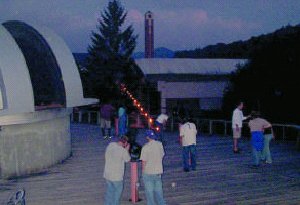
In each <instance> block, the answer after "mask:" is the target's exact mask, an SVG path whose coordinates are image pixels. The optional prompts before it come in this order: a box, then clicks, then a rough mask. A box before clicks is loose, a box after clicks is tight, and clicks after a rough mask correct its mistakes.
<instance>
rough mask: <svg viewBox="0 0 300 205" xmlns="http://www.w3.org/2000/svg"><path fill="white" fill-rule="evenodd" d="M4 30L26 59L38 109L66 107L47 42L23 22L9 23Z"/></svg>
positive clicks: (57, 69)
mask: <svg viewBox="0 0 300 205" xmlns="http://www.w3.org/2000/svg"><path fill="white" fill-rule="evenodd" d="M3 26H4V27H5V28H6V29H7V30H8V31H9V32H10V34H11V35H12V36H13V38H14V39H15V41H16V43H17V44H18V46H19V47H20V49H21V51H22V53H23V55H24V57H25V60H26V64H27V67H28V69H29V74H30V78H31V83H32V87H33V94H34V105H35V107H36V109H44V108H50V107H64V106H65V104H66V96H65V87H64V83H63V80H62V74H61V71H60V67H59V65H58V64H57V62H56V59H55V57H54V54H53V53H52V51H51V48H50V47H49V45H48V44H47V42H46V41H45V39H44V38H43V37H42V36H41V35H40V34H39V33H38V32H37V31H36V30H35V29H34V28H32V27H31V26H29V25H27V24H25V23H23V22H20V21H8V22H6V23H4V24H3Z"/></svg>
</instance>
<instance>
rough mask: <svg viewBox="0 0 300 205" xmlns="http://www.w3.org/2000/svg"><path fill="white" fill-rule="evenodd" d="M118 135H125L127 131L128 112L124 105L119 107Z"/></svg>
mask: <svg viewBox="0 0 300 205" xmlns="http://www.w3.org/2000/svg"><path fill="white" fill-rule="evenodd" d="M118 117H119V119H118V135H119V136H124V135H126V133H127V131H128V130H127V123H128V120H127V114H126V110H125V108H124V106H121V107H119V110H118Z"/></svg>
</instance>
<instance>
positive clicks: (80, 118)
mask: <svg viewBox="0 0 300 205" xmlns="http://www.w3.org/2000/svg"><path fill="white" fill-rule="evenodd" d="M81 120H82V112H81V111H78V123H81Z"/></svg>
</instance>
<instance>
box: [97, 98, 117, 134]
mask: <svg viewBox="0 0 300 205" xmlns="http://www.w3.org/2000/svg"><path fill="white" fill-rule="evenodd" d="M114 113H115V108H114V107H113V106H112V105H111V104H109V103H105V104H103V105H101V106H100V127H101V130H102V136H103V138H104V139H106V138H108V137H109V138H111V137H112V133H111V120H112V118H113V116H114ZM106 130H107V134H106Z"/></svg>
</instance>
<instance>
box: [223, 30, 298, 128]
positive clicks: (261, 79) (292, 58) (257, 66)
mask: <svg viewBox="0 0 300 205" xmlns="http://www.w3.org/2000/svg"><path fill="white" fill-rule="evenodd" d="M287 31H288V32H287ZM286 33H287V35H284V36H281V35H279V34H278V33H274V34H273V35H272V36H271V38H268V39H265V40H264V41H261V42H260V43H259V45H258V46H257V47H256V48H255V49H254V50H253V52H252V54H251V57H250V60H249V63H248V64H246V65H245V66H243V67H240V68H239V69H238V70H237V72H235V73H234V74H233V75H232V77H231V85H230V87H228V90H227V92H226V93H225V96H224V110H227V111H229V110H230V111H232V110H231V109H229V107H230V106H229V105H230V104H231V105H234V101H236V100H237V99H239V98H242V99H244V100H245V101H246V105H247V106H248V111H249V110H250V109H258V110H260V111H261V113H263V114H264V115H265V117H267V118H268V119H270V120H272V121H273V122H284V123H300V118H299V116H300V109H298V108H297V107H298V106H299V104H300V100H299V98H298V96H299V94H298V93H299V91H298V89H299V87H300V81H299V79H298V76H299V75H298V72H299V68H300V59H299V57H298V56H299V53H300V29H298V28H289V27H288V28H287V30H286Z"/></svg>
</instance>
